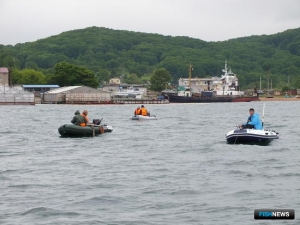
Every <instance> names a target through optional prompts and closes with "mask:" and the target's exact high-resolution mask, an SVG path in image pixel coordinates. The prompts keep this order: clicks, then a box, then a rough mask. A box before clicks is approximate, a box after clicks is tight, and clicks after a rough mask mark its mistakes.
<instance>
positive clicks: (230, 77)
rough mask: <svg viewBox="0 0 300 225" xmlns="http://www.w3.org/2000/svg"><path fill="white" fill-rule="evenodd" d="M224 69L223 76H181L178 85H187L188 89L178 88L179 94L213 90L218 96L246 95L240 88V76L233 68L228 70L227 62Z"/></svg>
mask: <svg viewBox="0 0 300 225" xmlns="http://www.w3.org/2000/svg"><path fill="white" fill-rule="evenodd" d="M222 71H223V73H224V74H223V75H222V76H221V77H212V78H197V77H196V78H190V79H189V78H180V79H179V80H178V86H179V87H180V86H182V87H185V88H186V90H185V91H183V90H178V95H181V96H187V95H188V96H192V93H202V92H203V91H213V92H214V95H216V96H224V95H226V96H234V97H235V96H242V95H244V92H243V91H240V90H239V86H238V78H237V77H236V75H235V74H234V73H233V72H232V71H231V70H229V71H228V69H227V63H225V69H223V70H222Z"/></svg>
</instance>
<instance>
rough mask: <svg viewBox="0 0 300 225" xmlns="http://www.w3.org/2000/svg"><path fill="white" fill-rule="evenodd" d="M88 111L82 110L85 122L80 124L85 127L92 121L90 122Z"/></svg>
mask: <svg viewBox="0 0 300 225" xmlns="http://www.w3.org/2000/svg"><path fill="white" fill-rule="evenodd" d="M88 113H89V112H88V111H87V110H83V112H82V114H81V115H82V116H83V118H84V123H81V124H80V126H82V127H85V126H86V125H88V124H89V123H90V122H89V118H88V116H87V115H88Z"/></svg>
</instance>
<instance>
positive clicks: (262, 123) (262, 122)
mask: <svg viewBox="0 0 300 225" xmlns="http://www.w3.org/2000/svg"><path fill="white" fill-rule="evenodd" d="M264 119H265V103H264V107H263V118H262V121H261V125H262V128H264Z"/></svg>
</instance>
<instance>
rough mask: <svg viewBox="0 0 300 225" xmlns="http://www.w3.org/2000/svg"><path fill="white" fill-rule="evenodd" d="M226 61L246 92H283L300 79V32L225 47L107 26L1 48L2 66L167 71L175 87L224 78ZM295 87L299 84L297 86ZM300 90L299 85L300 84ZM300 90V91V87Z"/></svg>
mask: <svg viewBox="0 0 300 225" xmlns="http://www.w3.org/2000/svg"><path fill="white" fill-rule="evenodd" d="M225 60H227V61H228V65H229V67H230V68H231V69H232V70H233V72H234V73H236V74H237V76H238V78H239V80H240V84H241V85H242V86H244V87H253V86H254V85H256V86H257V85H258V82H259V79H260V77H261V79H262V82H263V84H264V85H266V84H265V82H266V81H267V78H269V79H272V83H273V87H278V88H281V87H283V86H284V85H286V83H287V81H288V77H289V80H290V81H292V80H297V77H300V28H297V29H292V30H287V31H285V32H282V33H277V34H274V35H262V36H250V37H243V38H237V39H230V40H228V41H222V42H205V41H203V40H200V39H195V38H189V37H172V36H163V35H159V34H148V33H140V32H132V31H120V30H113V29H108V28H103V27H89V28H85V29H80V30H72V31H67V32H63V33H61V34H59V35H55V36H51V37H48V38H45V39H40V40H37V41H35V42H27V43H24V44H17V45H15V46H9V45H8V46H4V45H0V66H7V67H15V68H18V69H24V68H32V69H36V70H40V71H42V72H43V73H44V74H46V75H47V74H51V73H53V67H54V65H55V64H56V63H59V62H69V63H71V64H75V65H79V66H84V67H86V68H88V69H90V70H92V71H94V72H95V73H96V74H97V73H101V71H102V70H107V71H109V73H110V76H111V77H115V76H116V77H122V76H124V75H126V74H131V73H135V74H137V76H138V77H142V76H146V75H149V74H152V72H153V70H154V69H156V68H162V67H164V68H166V69H167V70H168V71H169V72H170V73H171V75H172V76H173V81H174V82H177V80H178V79H179V78H180V77H187V76H188V65H189V64H190V63H192V65H193V76H197V77H211V76H220V74H221V73H222V68H223V66H224V62H225ZM296 83H297V82H296ZM299 85H300V82H299ZM299 88H300V87H299Z"/></svg>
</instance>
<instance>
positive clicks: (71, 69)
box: [49, 62, 99, 88]
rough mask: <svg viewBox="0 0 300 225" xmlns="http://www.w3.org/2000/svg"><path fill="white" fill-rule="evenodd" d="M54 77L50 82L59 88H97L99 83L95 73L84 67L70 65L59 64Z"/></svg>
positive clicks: (56, 66)
mask: <svg viewBox="0 0 300 225" xmlns="http://www.w3.org/2000/svg"><path fill="white" fill-rule="evenodd" d="M54 70H55V72H54V75H53V76H52V77H51V79H50V81H49V82H52V83H55V84H58V85H59V86H61V87H62V86H73V85H85V86H89V87H93V88H96V87H98V85H99V81H98V79H97V77H96V76H95V73H94V72H93V71H91V70H88V69H86V68H84V67H82V66H75V65H72V64H70V63H65V62H64V63H57V64H56V65H55V68H54Z"/></svg>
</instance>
